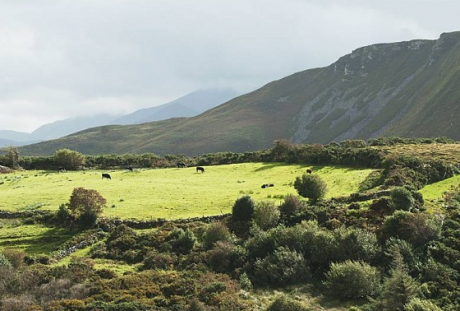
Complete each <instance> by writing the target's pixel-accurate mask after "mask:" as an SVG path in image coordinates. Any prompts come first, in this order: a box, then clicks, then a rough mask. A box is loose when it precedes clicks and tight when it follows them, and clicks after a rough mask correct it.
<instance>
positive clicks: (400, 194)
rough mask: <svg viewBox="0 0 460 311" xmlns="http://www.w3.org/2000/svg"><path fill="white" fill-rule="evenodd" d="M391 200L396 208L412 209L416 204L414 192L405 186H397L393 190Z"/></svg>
mask: <svg viewBox="0 0 460 311" xmlns="http://www.w3.org/2000/svg"><path fill="white" fill-rule="evenodd" d="M390 196H391V201H392V202H393V206H394V209H395V210H403V211H410V210H411V209H412V208H413V207H414V206H415V199H414V197H413V196H412V193H411V192H410V191H409V190H408V189H406V188H404V187H396V188H394V189H393V190H391V193H390Z"/></svg>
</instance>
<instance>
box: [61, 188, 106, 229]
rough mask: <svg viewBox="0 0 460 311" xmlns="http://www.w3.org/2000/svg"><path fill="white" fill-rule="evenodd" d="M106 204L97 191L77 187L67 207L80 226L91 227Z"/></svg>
mask: <svg viewBox="0 0 460 311" xmlns="http://www.w3.org/2000/svg"><path fill="white" fill-rule="evenodd" d="M106 203H107V201H106V199H105V198H104V197H102V196H101V194H100V193H99V192H98V191H97V190H92V189H85V188H82V187H79V188H74V189H73V192H72V195H71V196H70V201H69V203H68V204H67V206H68V208H69V210H70V212H71V214H72V216H73V217H74V218H75V219H77V220H78V222H79V224H80V225H83V226H84V227H91V226H93V225H94V224H95V223H96V221H97V216H98V215H99V214H101V213H102V209H103V208H104V207H105V204H106ZM62 213H63V212H62Z"/></svg>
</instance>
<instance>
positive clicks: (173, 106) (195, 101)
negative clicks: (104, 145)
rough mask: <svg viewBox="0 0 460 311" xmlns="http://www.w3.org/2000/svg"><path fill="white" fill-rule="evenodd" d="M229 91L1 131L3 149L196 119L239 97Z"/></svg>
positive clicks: (197, 93) (200, 92)
mask: <svg viewBox="0 0 460 311" xmlns="http://www.w3.org/2000/svg"><path fill="white" fill-rule="evenodd" d="M237 95H238V93H237V92H236V91H234V90H232V89H229V88H209V89H201V90H198V91H195V92H192V93H189V94H187V95H185V96H183V97H180V98H178V99H176V100H174V101H172V102H169V103H166V104H163V105H160V106H155V107H151V108H146V109H140V110H137V111H135V112H133V113H131V114H128V115H125V116H118V117H117V116H115V117H114V116H113V115H97V116H90V117H77V118H69V119H65V120H59V121H56V122H53V123H49V124H45V125H43V126H41V127H39V128H38V129H36V130H35V131H33V132H32V133H24V132H16V131H9V130H0V148H1V147H5V146H23V145H29V144H32V143H37V142H40V141H45V140H51V139H56V138H60V137H64V136H66V135H69V134H72V133H76V132H79V131H82V130H85V129H88V128H92V127H97V126H102V125H107V124H140V123H145V122H152V121H159V120H165V119H169V118H177V117H193V116H196V115H198V114H200V113H202V112H204V111H206V110H208V109H210V108H212V107H216V106H218V105H220V104H222V103H224V102H226V101H228V100H230V99H232V98H234V97H235V96H237Z"/></svg>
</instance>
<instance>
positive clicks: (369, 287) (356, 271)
mask: <svg viewBox="0 0 460 311" xmlns="http://www.w3.org/2000/svg"><path fill="white" fill-rule="evenodd" d="M324 284H325V285H326V287H327V289H328V290H329V292H330V293H331V294H333V295H334V296H335V297H338V298H340V299H344V300H345V299H359V298H365V297H367V296H375V295H376V294H377V293H378V291H379V286H380V273H379V271H378V270H377V268H375V267H372V266H370V265H369V264H367V263H365V262H363V261H352V260H347V261H345V262H341V263H333V264H332V265H331V269H330V270H329V271H328V272H327V273H326V281H325V283H324Z"/></svg>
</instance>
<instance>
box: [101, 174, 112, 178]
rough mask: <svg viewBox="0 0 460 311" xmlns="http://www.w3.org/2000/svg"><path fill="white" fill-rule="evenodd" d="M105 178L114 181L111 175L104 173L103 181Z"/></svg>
mask: <svg viewBox="0 0 460 311" xmlns="http://www.w3.org/2000/svg"><path fill="white" fill-rule="evenodd" d="M104 178H107V179H110V180H111V179H112V177H110V175H109V174H107V173H102V179H104Z"/></svg>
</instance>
